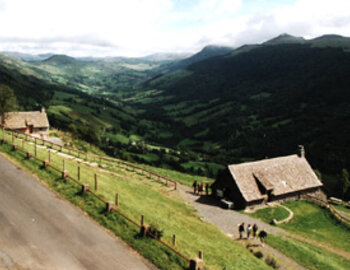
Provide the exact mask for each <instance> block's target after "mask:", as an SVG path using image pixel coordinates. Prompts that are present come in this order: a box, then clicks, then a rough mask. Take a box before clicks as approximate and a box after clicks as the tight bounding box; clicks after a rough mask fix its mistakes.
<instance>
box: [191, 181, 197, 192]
mask: <svg viewBox="0 0 350 270" xmlns="http://www.w3.org/2000/svg"><path fill="white" fill-rule="evenodd" d="M192 186H193V194H194V195H196V193H197V189H198V183H197V180H195V181H194V182H193V185H192Z"/></svg>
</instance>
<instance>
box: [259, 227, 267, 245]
mask: <svg viewBox="0 0 350 270" xmlns="http://www.w3.org/2000/svg"><path fill="white" fill-rule="evenodd" d="M266 236H267V232H266V231H264V230H261V231H260V232H259V238H260V242H261V243H262V246H264V242H265V238H266Z"/></svg>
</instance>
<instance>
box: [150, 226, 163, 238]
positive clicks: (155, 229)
mask: <svg viewBox="0 0 350 270" xmlns="http://www.w3.org/2000/svg"><path fill="white" fill-rule="evenodd" d="M149 232H150V233H151V234H152V235H153V236H154V237H155V238H157V239H161V238H162V237H163V234H164V232H163V229H160V228H159V226H158V225H156V224H151V225H150V229H149Z"/></svg>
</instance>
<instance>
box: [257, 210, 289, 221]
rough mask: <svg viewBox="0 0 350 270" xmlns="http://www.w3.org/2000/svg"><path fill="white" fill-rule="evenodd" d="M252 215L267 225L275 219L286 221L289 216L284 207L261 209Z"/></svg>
mask: <svg viewBox="0 0 350 270" xmlns="http://www.w3.org/2000/svg"><path fill="white" fill-rule="evenodd" d="M251 215H252V216H253V217H256V218H258V219H261V220H262V221H264V222H266V223H271V221H272V220H273V219H276V220H277V221H280V220H283V219H286V218H287V217H288V216H289V212H288V211H287V210H286V209H284V208H283V207H279V206H275V207H267V208H263V209H259V210H257V211H255V212H254V213H252V214H251Z"/></svg>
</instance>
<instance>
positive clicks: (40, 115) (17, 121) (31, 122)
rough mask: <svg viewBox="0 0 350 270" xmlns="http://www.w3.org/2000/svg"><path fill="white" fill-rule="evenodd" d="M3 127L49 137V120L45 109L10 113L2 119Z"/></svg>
mask: <svg viewBox="0 0 350 270" xmlns="http://www.w3.org/2000/svg"><path fill="white" fill-rule="evenodd" d="M0 123H1V126H2V127H3V128H5V129H7V130H13V131H17V132H22V133H25V134H32V135H38V136H41V137H46V136H48V135H49V128H50V125H49V120H48V118H47V114H46V112H45V109H44V108H42V109H41V111H31V112H8V113H5V117H4V118H3V117H2V118H1V122H0Z"/></svg>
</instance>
